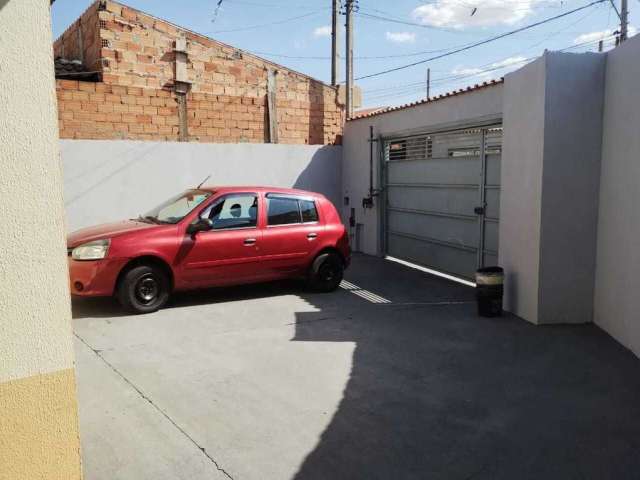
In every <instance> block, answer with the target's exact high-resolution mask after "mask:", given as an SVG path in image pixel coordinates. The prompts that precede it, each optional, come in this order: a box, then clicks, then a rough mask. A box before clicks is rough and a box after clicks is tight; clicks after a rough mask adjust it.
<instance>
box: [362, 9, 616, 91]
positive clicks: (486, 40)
mask: <svg viewBox="0 0 640 480" xmlns="http://www.w3.org/2000/svg"><path fill="white" fill-rule="evenodd" d="M605 1H607V0H595V1H593V2H591V3H588V4H587V5H583V6H582V7H578V8H574V9H573V10H569V11H568V12H564V13H561V14H559V15H555V16H553V17H550V18H546V19H544V20H540V21H539V22H535V23H532V24H529V25H525V26H524V27H520V28H517V29H515V30H511V31H508V32H505V33H502V34H500V35H496V36H494V37H489V38H486V39H484V40H482V41H480V42H476V43H473V44H470V45H467V46H464V47H461V48H457V49H455V50H452V51H449V52H446V53H443V54H441V55H436V56H435V57H430V58H427V59H424V60H420V61H418V62H413V63H409V64H407V65H401V66H399V67H394V68H389V69H387V70H383V71H381V72H376V73H371V74H368V75H363V76H360V77H357V78H356V80H364V79H366V78H372V77H377V76H380V75H385V74H387V73H392V72H397V71H399V70H404V69H407V68H411V67H415V66H416V65H422V64H424V63H427V62H431V61H433V60H438V59H440V58H444V57H448V56H450V55H454V54H456V53H460V52H464V51H466V50H470V49H472V48H475V47H479V46H481V45H486V44H487V43H491V42H495V41H496V40H500V39H502V38H505V37H508V36H511V35H514V34H516V33H519V32H522V31H525V30H529V29H531V28H534V27H537V26H539V25H543V24H545V23H548V22H551V21H554V20H557V19H559V18H562V17H566V16H567V15H571V14H573V13H576V12H579V11H582V10H585V9H587V8H590V7H593V6H594V5H598V4H600V3H603V2H605Z"/></svg>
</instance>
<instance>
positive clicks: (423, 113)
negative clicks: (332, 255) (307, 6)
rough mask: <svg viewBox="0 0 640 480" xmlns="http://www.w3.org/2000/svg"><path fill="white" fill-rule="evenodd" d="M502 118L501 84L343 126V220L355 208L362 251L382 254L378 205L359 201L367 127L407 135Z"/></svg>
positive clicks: (364, 183)
mask: <svg viewBox="0 0 640 480" xmlns="http://www.w3.org/2000/svg"><path fill="white" fill-rule="evenodd" d="M501 116H502V84H496V85H492V86H487V87H483V88H480V89H478V90H475V91H472V92H468V93H464V94H461V95H455V96H451V97H445V98H442V99H438V100H435V101H432V102H429V103H425V104H423V105H419V106H416V107H412V108H407V109H403V110H398V111H394V112H389V113H385V114H382V115H375V116H372V117H368V118H362V119H356V120H351V121H349V122H347V123H346V125H345V131H344V140H343V149H344V150H343V157H344V160H343V173H342V176H343V179H344V183H343V196H344V197H349V198H350V205H349V206H345V205H343V206H342V214H343V219H344V220H345V221H346V220H347V219H348V218H349V210H350V208H352V207H354V208H355V209H356V222H357V223H361V224H362V230H361V232H362V237H361V238H360V242H359V243H360V247H361V250H362V251H363V252H365V253H369V254H372V255H378V254H381V253H382V252H381V245H380V225H379V216H380V212H379V209H378V202H377V201H375V207H374V208H372V209H368V208H367V209H365V208H362V199H363V198H364V197H366V196H367V195H368V191H369V142H368V139H369V126H370V125H373V127H374V136H376V137H377V136H379V135H382V136H390V135H393V134H406V133H407V132H409V131H416V132H418V131H420V130H422V131H424V130H428V129H430V128H440V127H446V126H454V125H459V124H461V123H465V124H473V123H474V122H478V121H483V120H488V119H496V118H498V119H499V118H500V117H501ZM378 147H379V146H378V145H376V146H375V148H374V187H375V188H378V187H379V185H378V175H379V173H378V167H379V151H378Z"/></svg>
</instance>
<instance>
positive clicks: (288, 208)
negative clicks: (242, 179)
mask: <svg viewBox="0 0 640 480" xmlns="http://www.w3.org/2000/svg"><path fill="white" fill-rule="evenodd" d="M267 211H268V212H267V219H268V220H267V221H268V224H269V225H289V224H292V223H301V216H300V207H299V206H298V200H297V199H295V198H286V197H268V198H267Z"/></svg>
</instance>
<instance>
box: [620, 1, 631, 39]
mask: <svg viewBox="0 0 640 480" xmlns="http://www.w3.org/2000/svg"><path fill="white" fill-rule="evenodd" d="M628 25H629V5H627V0H621V2H620V43H622V42H624V41H625V40H626V39H627V27H628Z"/></svg>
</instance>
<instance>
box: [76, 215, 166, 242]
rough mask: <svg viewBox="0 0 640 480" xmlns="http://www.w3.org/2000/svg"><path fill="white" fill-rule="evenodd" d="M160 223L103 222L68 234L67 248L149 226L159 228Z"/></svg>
mask: <svg viewBox="0 0 640 480" xmlns="http://www.w3.org/2000/svg"><path fill="white" fill-rule="evenodd" d="M159 226H160V225H156V224H152V223H145V222H138V221H136V220H124V221H122V222H114V223H103V224H102V225H96V226H94V227H88V228H83V229H81V230H76V231H75V232H73V233H70V234H69V235H67V248H75V247H77V246H78V245H82V244H83V243H87V242H91V241H93V240H100V239H103V238H113V237H115V236H118V235H122V234H125V233H131V232H136V231H139V230H148V229H149V228H158V227H159Z"/></svg>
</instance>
